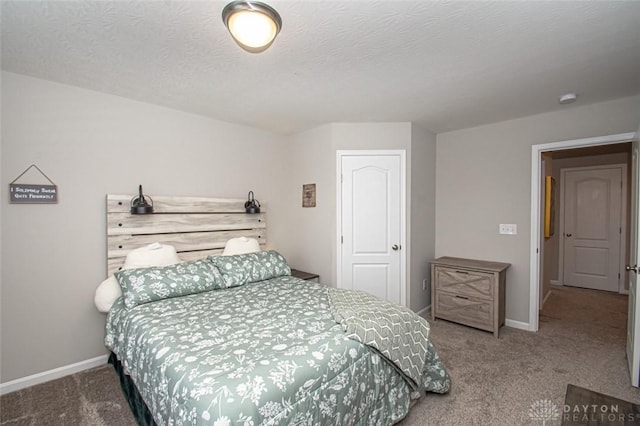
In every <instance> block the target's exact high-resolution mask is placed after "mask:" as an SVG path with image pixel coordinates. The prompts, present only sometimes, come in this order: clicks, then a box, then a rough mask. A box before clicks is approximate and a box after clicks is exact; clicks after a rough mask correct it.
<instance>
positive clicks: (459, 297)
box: [456, 294, 469, 300]
mask: <svg viewBox="0 0 640 426" xmlns="http://www.w3.org/2000/svg"><path fill="white" fill-rule="evenodd" d="M456 298H458V299H464V300H469V298H468V297H466V296H458V295H457V294H456Z"/></svg>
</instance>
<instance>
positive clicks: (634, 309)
mask: <svg viewBox="0 0 640 426" xmlns="http://www.w3.org/2000/svg"><path fill="white" fill-rule="evenodd" d="M638 133H639V134H640V129H638ZM639 167H640V159H639V158H638V141H634V142H633V156H632V160H631V209H630V210H631V232H630V234H629V235H630V237H629V239H630V247H629V263H628V264H627V267H626V269H627V271H629V272H628V274H627V275H628V279H629V316H628V318H627V361H628V362H629V374H630V375H631V384H632V385H633V386H636V387H638V386H640V314H638V309H640V292H639V291H638V263H640V257H639V256H640V215H639V214H638V208H639V207H638V203H640V197H638V194H639V191H640V172H639V171H638V168H639Z"/></svg>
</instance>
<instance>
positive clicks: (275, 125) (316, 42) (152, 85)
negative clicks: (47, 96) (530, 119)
mask: <svg viewBox="0 0 640 426" xmlns="http://www.w3.org/2000/svg"><path fill="white" fill-rule="evenodd" d="M225 4H226V2H220V1H69V2H61V1H5V0H3V1H2V3H1V4H0V7H1V10H0V13H1V26H2V28H1V37H2V39H1V43H2V44H1V48H2V52H1V53H2V57H1V60H2V68H3V69H4V70H7V71H11V72H16V73H20V74H26V75H30V76H34V77H39V78H44V79H48V80H53V81H57V82H61V83H66V84H70V85H74V86H79V87H84V88H88V89H93V90H98V91H101V92H106V93H112V94H115V95H120V96H124V97H127V98H132V99H137V100H140V101H145V102H150V103H155V104H159V105H165V106H168V107H172V108H176V109H180V110H184V111H189V112H194V113H198V114H202V115H206V116H209V117H213V118H216V119H219V120H223V121H229V122H234V123H240V124H246V125H250V126H254V127H258V128H263V129H267V130H271V131H274V132H278V133H283V134H289V133H293V132H297V131H301V130H304V129H308V128H311V127H314V126H317V125H319V124H324V123H329V122H352V121H367V122H375V121H413V122H417V123H419V124H421V125H422V126H423V127H425V128H427V129H429V130H431V131H432V132H435V133H440V132H443V131H448V130H454V129H460V128H465V127H471V126H475V125H479V124H485V123H491V122H496V121H501V120H507V119H512V118H516V117H521V116H527V115H531V114H536V113H541V112H546V111H552V110H555V109H560V108H567V106H561V105H559V104H558V102H557V97H558V96H559V95H560V94H562V93H564V92H568V91H575V92H577V93H578V94H579V98H578V103H576V104H574V105H579V104H585V103H593V102H599V101H603V100H607V99H613V98H618V97H623V96H629V95H634V94H637V93H640V2H638V1H626V2H625V1H602V2H596V1H577V2H576V1H571V2H559V1H555V2H538V1H536V2H533V1H531V2H528V1H517V2H448V1H447V2H445V1H437V2H436V1H389V0H388V1H320V0H315V1H293V0H273V1H269V4H270V5H272V6H273V7H274V8H276V9H277V10H278V11H279V13H280V14H281V16H282V19H283V29H282V32H281V33H280V35H279V36H278V38H277V39H276V41H275V43H274V44H273V46H272V47H271V48H270V49H269V50H267V51H266V52H264V53H262V54H250V53H247V52H244V51H243V50H241V49H240V48H239V47H238V46H237V45H236V44H235V43H234V42H233V41H232V40H231V38H230V36H229V35H228V33H227V32H226V29H225V28H224V26H223V24H222V20H221V18H220V15H221V11H222V8H223V7H224V6H225ZM568 107H569V108H570V107H571V106H568Z"/></svg>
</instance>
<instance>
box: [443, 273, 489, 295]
mask: <svg viewBox="0 0 640 426" xmlns="http://www.w3.org/2000/svg"><path fill="white" fill-rule="evenodd" d="M435 273H436V280H437V281H438V289H439V290H444V291H449V292H451V293H456V294H459V295H461V296H470V297H478V298H482V299H490V300H493V291H494V284H493V283H494V278H493V274H489V273H483V272H477V271H469V270H462V269H455V268H451V267H446V266H436V267H435Z"/></svg>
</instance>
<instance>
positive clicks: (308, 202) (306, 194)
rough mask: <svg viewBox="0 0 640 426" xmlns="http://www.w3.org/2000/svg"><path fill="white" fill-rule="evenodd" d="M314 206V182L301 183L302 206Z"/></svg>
mask: <svg viewBox="0 0 640 426" xmlns="http://www.w3.org/2000/svg"><path fill="white" fill-rule="evenodd" d="M315 206H316V184H315V183H306V184H304V185H302V207H315Z"/></svg>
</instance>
